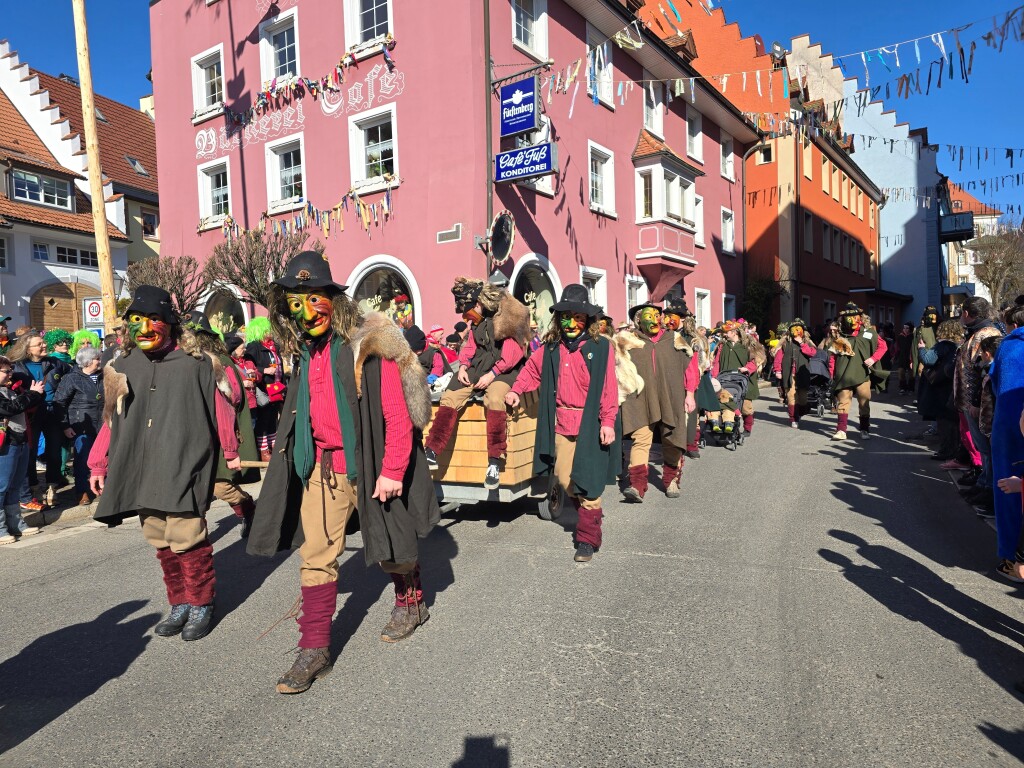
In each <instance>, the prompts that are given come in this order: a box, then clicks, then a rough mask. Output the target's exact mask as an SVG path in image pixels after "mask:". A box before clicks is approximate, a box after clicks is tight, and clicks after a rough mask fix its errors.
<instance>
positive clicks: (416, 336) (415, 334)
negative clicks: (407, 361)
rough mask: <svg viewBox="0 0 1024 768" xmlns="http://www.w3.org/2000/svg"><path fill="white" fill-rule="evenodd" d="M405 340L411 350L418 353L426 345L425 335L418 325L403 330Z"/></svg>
mask: <svg viewBox="0 0 1024 768" xmlns="http://www.w3.org/2000/svg"><path fill="white" fill-rule="evenodd" d="M405 340H406V341H407V342H409V347H410V348H411V349H412V351H413V352H415V353H416V354H419V353H420V352H422V351H423V350H424V349H426V346H427V335H426V334H425V333H424V332H423V330H422V329H421V328H420V327H419V326H418V325H413V326H410V327H409V328H407V329H406V330H405Z"/></svg>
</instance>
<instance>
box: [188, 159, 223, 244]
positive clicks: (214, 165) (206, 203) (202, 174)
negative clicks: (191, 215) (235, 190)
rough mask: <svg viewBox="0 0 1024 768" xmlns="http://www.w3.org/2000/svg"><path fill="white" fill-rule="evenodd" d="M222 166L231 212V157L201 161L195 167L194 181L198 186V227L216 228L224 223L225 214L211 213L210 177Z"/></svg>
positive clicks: (202, 229) (204, 228) (211, 191)
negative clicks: (226, 182)
mask: <svg viewBox="0 0 1024 768" xmlns="http://www.w3.org/2000/svg"><path fill="white" fill-rule="evenodd" d="M222 166H223V168H224V172H225V174H226V175H227V180H228V213H230V212H231V158H229V157H220V158H217V159H216V160H210V161H209V162H206V163H202V164H200V165H198V166H197V167H196V181H197V183H198V187H199V229H200V230H201V231H204V230H207V229H216V228H218V227H220V225H221V224H223V223H224V219H225V215H224V214H217V215H216V216H215V215H214V214H213V200H212V198H211V195H212V194H213V190H212V187H211V184H210V178H211V176H212V174H213V172H214V171H216V170H218V169H219V168H220V167H222Z"/></svg>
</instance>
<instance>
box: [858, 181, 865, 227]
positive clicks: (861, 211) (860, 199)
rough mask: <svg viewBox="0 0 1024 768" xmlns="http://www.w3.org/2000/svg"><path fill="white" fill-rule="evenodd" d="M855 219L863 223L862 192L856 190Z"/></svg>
mask: <svg viewBox="0 0 1024 768" xmlns="http://www.w3.org/2000/svg"><path fill="white" fill-rule="evenodd" d="M857 218H858V219H860V220H861V221H864V191H863V190H862V189H860V188H858V189H857Z"/></svg>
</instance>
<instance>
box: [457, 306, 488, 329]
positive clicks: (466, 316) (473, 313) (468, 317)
mask: <svg viewBox="0 0 1024 768" xmlns="http://www.w3.org/2000/svg"><path fill="white" fill-rule="evenodd" d="M462 319H463V320H465V321H466V322H467V323H469V324H470V325H479V324H480V323H482V322H483V319H484V316H483V315H482V314H481V312H480V305H479V304H477V305H476V306H475V307H472V308H470V309H467V310H466V311H465V312H463V313H462Z"/></svg>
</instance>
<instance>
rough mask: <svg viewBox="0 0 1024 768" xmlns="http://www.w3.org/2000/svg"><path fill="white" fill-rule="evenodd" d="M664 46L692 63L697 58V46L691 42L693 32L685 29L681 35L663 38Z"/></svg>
mask: <svg viewBox="0 0 1024 768" xmlns="http://www.w3.org/2000/svg"><path fill="white" fill-rule="evenodd" d="M665 45H667V46H668V47H669V48H671V49H672V50H673V51H675V52H676V53H678V54H679V55H680V56H682V57H683V58H685V59H686V60H687V61H693V60H694V59H695V58H697V44H696V43H695V42H694V40H693V30H692V29H687V30H685V31H684V32H683V33H682V34H681V35H672V36H671V37H666V38H665Z"/></svg>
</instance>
